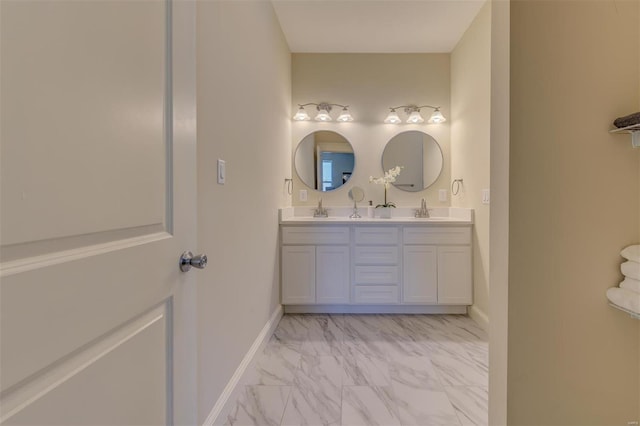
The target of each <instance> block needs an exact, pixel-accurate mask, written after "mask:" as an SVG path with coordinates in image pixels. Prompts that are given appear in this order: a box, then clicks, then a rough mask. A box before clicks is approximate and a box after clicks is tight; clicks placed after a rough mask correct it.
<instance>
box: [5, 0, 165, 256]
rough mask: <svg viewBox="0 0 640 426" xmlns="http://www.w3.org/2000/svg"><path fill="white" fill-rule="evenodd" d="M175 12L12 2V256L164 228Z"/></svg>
mask: <svg viewBox="0 0 640 426" xmlns="http://www.w3.org/2000/svg"><path fill="white" fill-rule="evenodd" d="M165 8H166V6H165V4H164V2H161V1H146V2H138V1H124V2H110V1H98V2H83V1H72V2H59V1H57V2H46V1H28V2H19V1H8V2H3V4H2V32H3V37H2V40H3V41H2V46H1V47H2V59H3V61H2V79H3V82H4V83H5V84H3V85H2V98H3V100H6V102H3V103H5V104H7V105H3V111H2V114H3V123H2V124H3V126H2V140H3V141H9V143H8V144H7V146H6V147H4V148H3V155H2V175H3V179H2V184H1V185H2V186H1V189H2V194H3V201H4V202H3V203H2V206H1V221H2V239H3V244H4V245H11V244H17V243H25V242H34V241H41V240H47V239H51V238H62V237H69V236H73V235H85V234H89V233H96V232H101V231H112V230H120V229H126V228H134V227H138V226H144V225H150V224H163V223H164V216H165V197H166V188H165V184H166V180H165V178H164V176H165V153H166V138H165V137H164V114H165V111H164V96H165V27H166V25H165V21H166V20H165ZM4 35H7V37H4ZM9 102H10V104H9ZM11 141H19V143H11ZM79 159H81V161H79ZM4 177H9V179H4ZM123 206H126V208H122V207H123Z"/></svg>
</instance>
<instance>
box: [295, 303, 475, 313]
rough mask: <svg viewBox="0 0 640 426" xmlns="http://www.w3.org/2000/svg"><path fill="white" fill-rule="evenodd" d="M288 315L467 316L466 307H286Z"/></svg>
mask: <svg viewBox="0 0 640 426" xmlns="http://www.w3.org/2000/svg"><path fill="white" fill-rule="evenodd" d="M284 311H285V313H288V314H466V313H467V307H466V306H464V305H429V306H427V305H285V307H284Z"/></svg>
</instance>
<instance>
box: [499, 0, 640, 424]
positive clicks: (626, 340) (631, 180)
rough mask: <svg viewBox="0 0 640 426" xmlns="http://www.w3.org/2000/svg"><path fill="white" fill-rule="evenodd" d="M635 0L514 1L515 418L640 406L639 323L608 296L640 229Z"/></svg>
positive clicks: (541, 419)
mask: <svg viewBox="0 0 640 426" xmlns="http://www.w3.org/2000/svg"><path fill="white" fill-rule="evenodd" d="M638 7H639V4H638V2H637V1H617V2H614V1H596V2H590V1H583V2H575V1H534V0H529V1H512V3H511V147H510V149H511V157H510V168H511V172H510V195H509V197H510V218H509V220H510V233H509V237H510V238H509V247H510V250H509V342H508V351H509V365H508V422H509V424H510V425H525V424H530V425H534V424H535V425H592V424H593V425H595V424H598V425H605V424H606V425H614V424H619V425H626V424H627V422H629V421H633V420H637V419H638V393H639V383H638V377H639V376H638V368H639V367H638V359H639V358H640V351H639V344H638V337H637V336H638V328H639V324H640V322H639V321H637V320H633V319H631V318H630V317H629V316H628V315H625V314H623V313H622V312H620V311H617V310H614V309H612V308H611V307H609V306H608V305H607V301H606V296H605V291H606V289H607V288H608V287H612V286H614V285H616V284H617V283H618V282H619V281H620V280H621V275H620V271H619V266H620V261H621V257H620V256H619V255H618V253H619V251H620V249H621V248H623V247H624V246H625V245H628V244H631V243H634V242H637V241H638V238H639V236H640V232H639V231H640V229H639V227H640V224H639V217H640V207H639V201H640V195H639V193H640V189H639V185H640V182H639V179H638V176H639V174H638V173H639V161H638V157H639V156H640V150H633V149H632V148H631V144H630V140H629V137H628V136H620V135H610V134H609V133H608V132H607V130H608V129H609V128H610V126H611V122H612V120H613V119H614V118H615V117H617V116H620V115H623V114H628V113H630V112H632V111H635V110H637V108H638V105H639V102H638V101H639V98H638V93H639V81H638V75H639V74H640V68H639V55H638V52H639V46H638V43H639V38H638V31H639V25H638V23H639V21H638V16H639V14H638Z"/></svg>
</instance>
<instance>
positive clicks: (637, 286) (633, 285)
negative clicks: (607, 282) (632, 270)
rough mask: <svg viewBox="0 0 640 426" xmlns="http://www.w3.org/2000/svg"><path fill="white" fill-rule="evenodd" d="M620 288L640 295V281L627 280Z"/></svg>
mask: <svg viewBox="0 0 640 426" xmlns="http://www.w3.org/2000/svg"><path fill="white" fill-rule="evenodd" d="M620 288H625V289H627V290H631V291H635V292H636V293H640V281H639V280H634V279H633V278H625V279H624V281H622V282H621V283H620Z"/></svg>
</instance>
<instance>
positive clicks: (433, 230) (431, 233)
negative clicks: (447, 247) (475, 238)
mask: <svg viewBox="0 0 640 426" xmlns="http://www.w3.org/2000/svg"><path fill="white" fill-rule="evenodd" d="M403 237H404V243H405V244H471V228H469V227H451V228H444V227H426V226H421V227H415V228H414V227H407V228H404V231H403Z"/></svg>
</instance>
